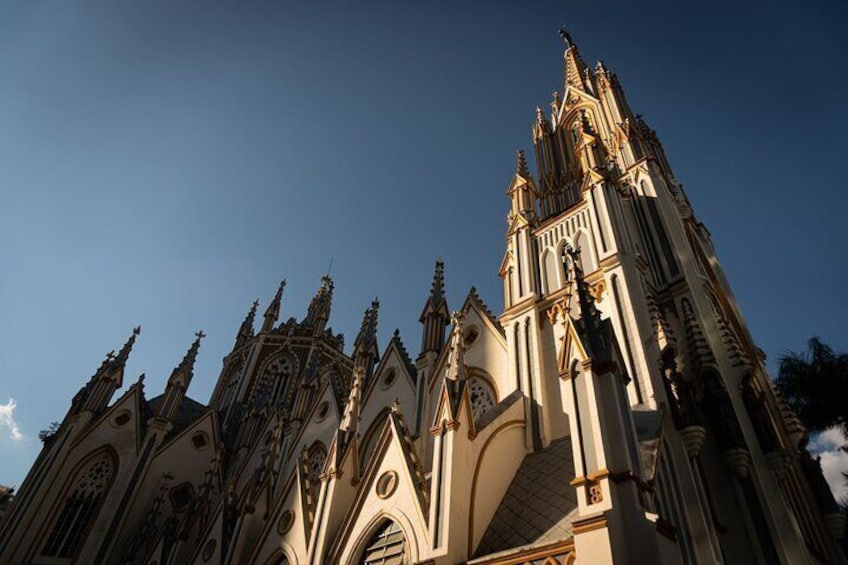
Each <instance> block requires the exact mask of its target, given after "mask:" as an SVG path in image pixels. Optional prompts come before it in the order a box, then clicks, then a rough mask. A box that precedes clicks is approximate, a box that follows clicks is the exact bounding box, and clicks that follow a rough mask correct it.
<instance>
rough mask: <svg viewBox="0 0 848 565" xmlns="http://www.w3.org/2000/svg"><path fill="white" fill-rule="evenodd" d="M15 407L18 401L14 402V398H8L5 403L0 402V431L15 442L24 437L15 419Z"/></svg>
mask: <svg viewBox="0 0 848 565" xmlns="http://www.w3.org/2000/svg"><path fill="white" fill-rule="evenodd" d="M17 407H18V403H17V402H15V399H14V398H9V401H8V402H6V404H0V433H3V434H9V438H10V439H11V440H12V441H15V442H19V441H22V440H23V439H24V434H23V433H22V432H21V429H20V428H19V427H18V423H17V422H16V421H15V408H17Z"/></svg>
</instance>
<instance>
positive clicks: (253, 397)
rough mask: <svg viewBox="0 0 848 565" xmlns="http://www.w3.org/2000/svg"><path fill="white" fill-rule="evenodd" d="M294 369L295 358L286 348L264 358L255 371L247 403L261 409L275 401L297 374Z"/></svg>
mask: <svg viewBox="0 0 848 565" xmlns="http://www.w3.org/2000/svg"><path fill="white" fill-rule="evenodd" d="M296 370H297V358H296V357H295V356H294V355H292V354H291V352H290V351H288V348H286V350H283V351H282V352H280V353H278V354H277V355H274V356H273V357H271V358H269V359H268V360H266V361H265V362H264V363H263V364H262V366H261V367H260V369H259V371H258V372H257V376H256V381H255V383H254V385H253V387H252V390H251V392H250V398H249V399H248V402H249V405H250V406H251V407H252V408H254V409H262V408H265V407H267V406H269V405H272V404H273V403H275V402H277V400H278V399H279V398H280V397H281V395H282V393H283V390H284V389H285V388H286V387H287V386H288V385H289V383H290V382H291V381H292V379H293V376H294V375H295V374H297V371H296Z"/></svg>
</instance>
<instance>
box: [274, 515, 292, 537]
mask: <svg viewBox="0 0 848 565" xmlns="http://www.w3.org/2000/svg"><path fill="white" fill-rule="evenodd" d="M292 525H294V512H292V511H291V510H286V511H285V512H283V514H282V515H281V516H280V520H279V522H277V533H278V534H280V535H283V534H284V533H286V532H288V531H289V530H291V528H292Z"/></svg>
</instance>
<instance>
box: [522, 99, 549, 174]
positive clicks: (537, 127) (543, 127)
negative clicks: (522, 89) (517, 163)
mask: <svg viewBox="0 0 848 565" xmlns="http://www.w3.org/2000/svg"><path fill="white" fill-rule="evenodd" d="M550 133H551V124H550V122H548V119H547V118H546V117H545V113H544V112H543V111H542V108H541V107H539V106H536V123H534V124H533V141H536V140H537V139H539V138H540V137H544V136H546V135H549V134H550ZM524 165H525V169H526V166H527V163H526V162H525V164H524ZM527 174H528V175H529V174H530V173H529V172H528V173H527Z"/></svg>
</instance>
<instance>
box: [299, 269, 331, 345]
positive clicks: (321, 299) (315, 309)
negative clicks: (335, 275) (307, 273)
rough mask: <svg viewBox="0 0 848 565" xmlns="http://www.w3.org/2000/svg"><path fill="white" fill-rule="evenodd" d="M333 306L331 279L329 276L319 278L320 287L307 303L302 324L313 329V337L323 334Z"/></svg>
mask: <svg viewBox="0 0 848 565" xmlns="http://www.w3.org/2000/svg"><path fill="white" fill-rule="evenodd" d="M332 304H333V279H331V278H330V276H329V275H324V276H323V277H321V286H320V287H319V288H318V292H316V293H315V296H314V297H313V298H312V301H311V302H310V303H309V310H308V311H307V312H306V318H305V319H304V324H306V325H307V326H310V327H311V328H313V332H314V333H315V335H317V334H320V333H323V331H324V328H325V327H326V325H327V321H328V320H329V319H330V308H331V306H332Z"/></svg>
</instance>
